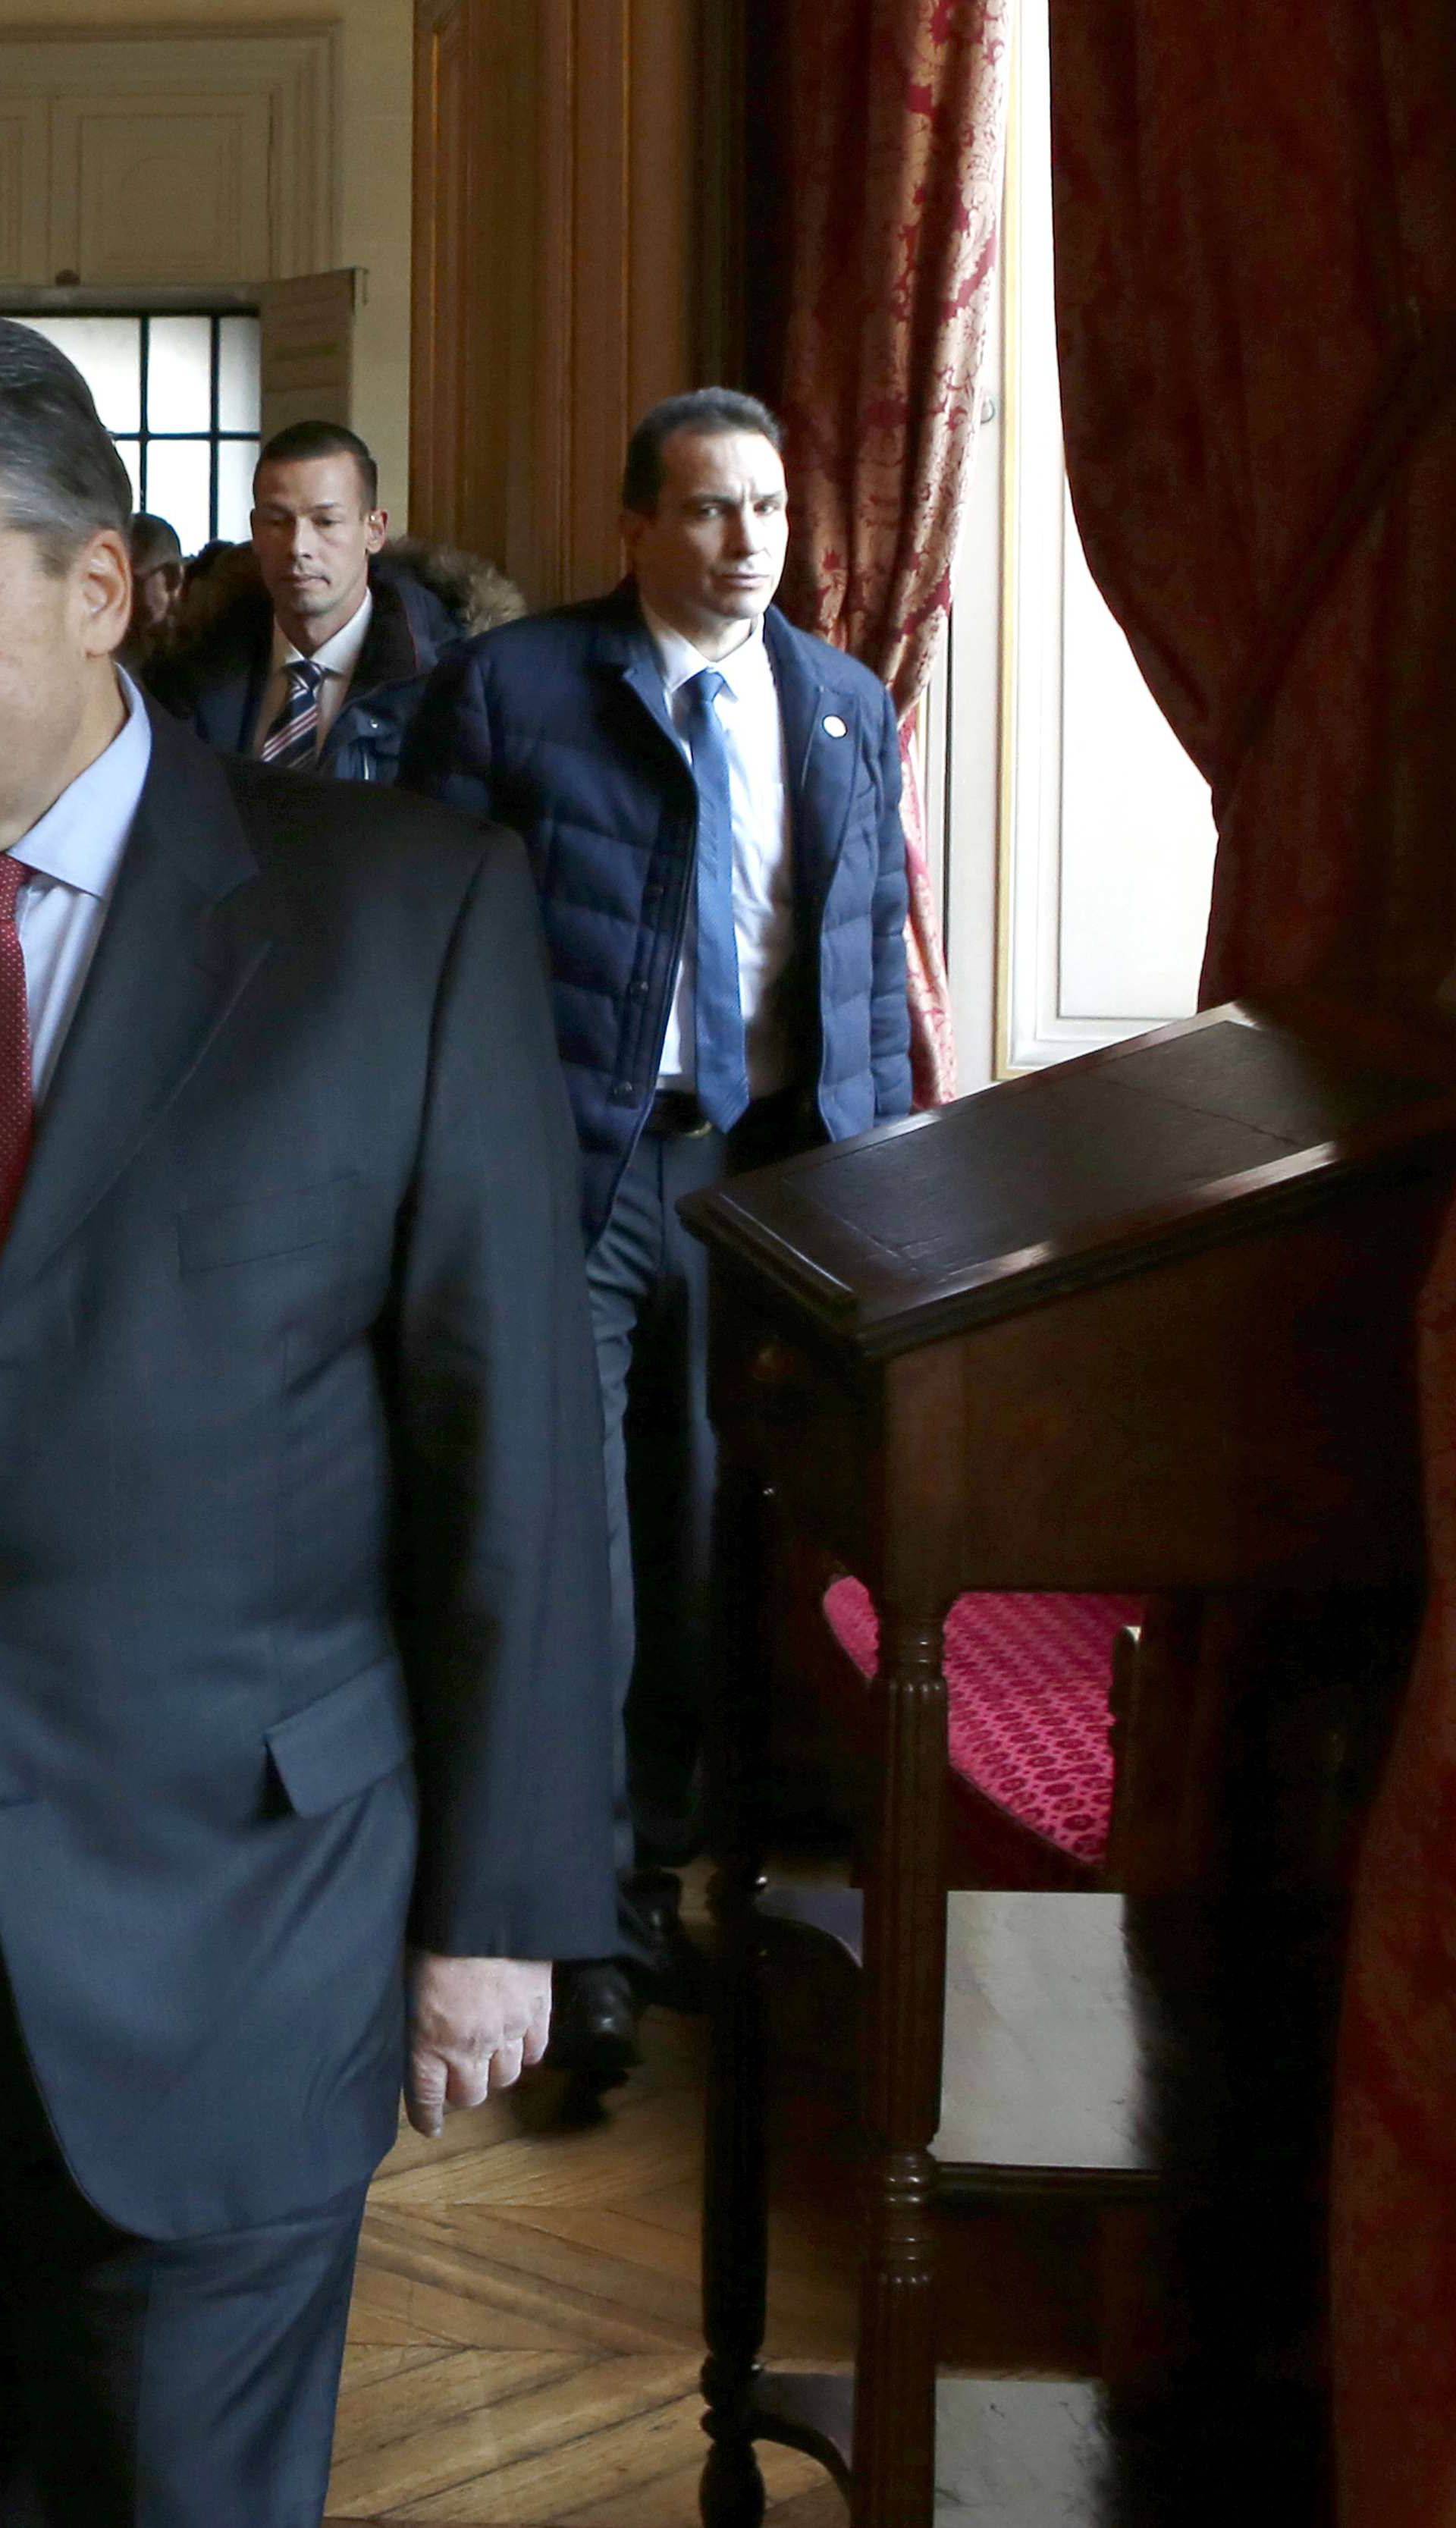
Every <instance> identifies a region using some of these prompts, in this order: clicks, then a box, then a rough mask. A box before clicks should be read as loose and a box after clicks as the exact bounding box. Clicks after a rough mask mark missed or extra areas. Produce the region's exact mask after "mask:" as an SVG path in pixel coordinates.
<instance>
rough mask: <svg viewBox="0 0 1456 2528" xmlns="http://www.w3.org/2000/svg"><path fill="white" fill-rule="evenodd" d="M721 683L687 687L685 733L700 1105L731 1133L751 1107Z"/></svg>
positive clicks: (708, 670) (693, 682) (712, 679)
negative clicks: (694, 852)
mask: <svg viewBox="0 0 1456 2528" xmlns="http://www.w3.org/2000/svg"><path fill="white" fill-rule="evenodd" d="M723 684H724V679H723V678H722V677H721V676H720V675H719V673H718V671H717V669H716V667H702V668H701V669H700V670H699V673H698V674H697V675H696V676H690V678H689V679H688V682H687V683H686V684H685V685H684V687H683V692H684V694H685V695H686V696H687V702H688V716H687V719H686V721H685V722H684V727H683V734H684V735H685V737H686V738H687V741H688V744H689V746H690V747H691V749H692V753H693V779H694V781H695V782H696V784H697V788H698V859H697V886H696V902H697V912H698V972H697V975H696V977H695V981H694V1019H695V1039H696V1041H695V1067H696V1071H697V1088H698V1103H699V1105H700V1106H701V1107H702V1112H703V1114H704V1115H705V1116H706V1117H707V1120H708V1122H709V1123H710V1124H715V1125H716V1126H717V1128H718V1131H719V1132H728V1131H729V1129H730V1128H731V1126H733V1125H734V1124H736V1123H737V1121H738V1119H739V1117H740V1115H741V1114H742V1113H743V1111H744V1108H745V1107H746V1106H747V1104H748V1102H749V1067H748V1048H747V1046H746V1044H745V1041H744V1031H743V1004H742V1002H741V1001H740V999H739V997H738V941H737V938H736V937H735V935H734V929H733V801H732V794H731V792H730V789H729V786H728V749H727V747H726V746H725V745H724V743H723V731H722V728H721V726H720V724H719V720H718V714H717V712H716V711H714V709H713V703H714V700H715V698H716V697H717V696H718V695H719V694H720V693H721V692H722V691H723Z"/></svg>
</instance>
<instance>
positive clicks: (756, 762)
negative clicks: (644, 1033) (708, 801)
mask: <svg viewBox="0 0 1456 2528" xmlns="http://www.w3.org/2000/svg"><path fill="white" fill-rule="evenodd" d="M643 613H644V614H645V616H646V617H647V623H648V629H649V631H650V633H651V636H652V641H653V644H654V646H655V649H656V652H657V663H658V665H659V666H660V668H661V670H662V689H663V692H664V693H665V695H666V697H667V709H668V711H669V713H670V715H671V718H672V723H673V726H674V727H675V728H676V729H677V730H678V732H679V735H680V736H681V735H682V731H683V727H684V723H685V722H686V720H687V717H688V711H689V708H690V706H689V703H688V701H687V698H686V696H685V694H684V692H683V687H684V686H685V685H686V684H687V683H688V681H689V679H690V677H693V676H696V675H699V674H701V672H702V669H703V668H704V667H715V668H716V669H717V672H718V674H719V675H720V676H721V677H722V679H723V691H722V692H721V693H720V694H719V695H718V696H717V699H716V701H715V702H714V704H713V709H714V711H716V712H717V715H718V725H719V727H720V728H721V729H722V732H723V744H724V748H725V750H726V752H727V757H728V789H729V795H730V798H731V800H732V803H733V931H734V937H735V940H736V942H737V946H738V997H739V1003H740V1006H741V1007H742V1010H743V1020H744V1033H745V1036H746V1038H747V1041H748V1056H749V1087H750V1089H751V1091H752V1092H753V1094H754V1097H766V1096H768V1095H770V1094H771V1092H772V1091H773V1090H774V1089H775V1088H783V1087H786V1086H787V1084H788V1081H789V1077H790V1069H791V1063H792V1048H791V1045H790V1042H789V1035H788V1029H787V1027H786V1026H785V1014H784V1011H783V1009H782V1007H781V1005H780V1003H781V996H780V994H779V993H778V992H777V991H776V990H775V986H776V985H777V984H778V983H779V982H780V981H781V980H782V978H783V974H784V970H785V968H786V967H787V965H788V963H789V959H790V956H791V954H792V953H793V947H794V854H793V842H792V835H791V828H790V821H789V784H788V778H787V773H786V768H785V762H784V723H783V718H782V715H781V713H780V711H779V698H778V688H777V686H776V685H775V683H774V681H773V668H772V665H771V664H770V661H769V657H768V650H767V646H766V644H765V642H764V639H763V625H762V623H761V621H760V622H757V623H755V624H754V626H753V627H752V629H751V631H750V632H749V633H748V634H747V636H746V638H745V639H744V640H743V641H741V642H740V644H739V646H738V648H737V649H736V650H732V651H730V652H729V655H728V657H727V658H703V657H702V655H701V653H700V652H699V651H697V650H695V649H694V647H693V644H692V642H691V641H687V640H685V639H684V637H683V635H682V633H681V632H674V630H673V629H672V626H671V625H670V624H668V623H664V622H663V621H662V619H661V617H660V615H657V614H655V613H654V612H653V611H652V609H651V607H650V606H647V605H646V604H645V605H644V606H643ZM682 745H683V752H684V754H685V755H686V756H687V757H688V760H689V762H690V763H691V762H692V750H691V748H690V747H689V744H688V741H687V738H686V737H685V736H684V737H683V739H682ZM696 941H697V921H696V917H695V913H694V909H693V905H692V903H691V901H690V903H689V907H688V926H687V929H686V930H685V932H684V934H683V954H682V962H681V964H680V965H679V967H678V971H677V981H676V984H675V986H674V989H673V995H672V1005H671V1008H670V1009H669V1011H668V1016H667V1033H666V1035H665V1037H664V1038H663V1041H662V1059H661V1062H660V1063H659V1065H658V1067H657V1085H658V1087H659V1088H691V1087H692V1086H693V1082H694V1078H695V1074H696V1064H695V1043H694V1001H693V978H694V971H695V965H696V957H695V949H696Z"/></svg>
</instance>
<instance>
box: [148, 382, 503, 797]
mask: <svg viewBox="0 0 1456 2528" xmlns="http://www.w3.org/2000/svg"><path fill="white" fill-rule="evenodd" d="M252 524H253V533H252V542H251V544H250V545H245V546H240V547H239V548H238V549H237V553H236V556H235V557H234V559H233V560H232V561H225V562H223V563H222V564H221V565H220V566H219V567H218V569H216V570H215V571H213V572H211V573H210V574H209V575H208V577H207V579H206V580H205V581H204V583H203V584H202V586H201V588H200V589H199V591H198V601H199V602H198V603H197V605H196V606H191V605H190V604H188V605H186V606H184V610H183V615H182V621H181V622H180V624H179V626H178V627H177V630H176V633H175V635H174V638H173V640H172V642H171V644H170V646H169V648H168V651H167V653H166V655H165V656H164V657H162V658H159V659H158V660H157V661H156V663H155V665H154V666H153V668H152V670H151V672H150V674H149V676H148V682H149V684H150V687H151V690H152V692H153V693H154V695H155V696H156V698H157V700H158V701H159V702H161V703H163V704H164V705H165V706H166V708H167V709H168V710H169V711H173V712H174V713H175V714H176V715H177V716H178V717H179V718H180V719H184V720H187V721H188V722H190V724H191V726H192V728H193V729H194V730H195V732H196V734H197V735H198V736H199V737H201V738H204V739H206V741H207V743H208V744H209V745H211V746H215V747H218V748H220V749H221V750H222V751H223V752H224V753H226V754H230V755H252V756H256V757H258V758H259V759H260V760H261V761H263V762H265V763H271V764H279V765H281V766H283V767H285V768H288V767H292V768H294V769H298V770H305V771H308V770H311V771H317V772H322V773H326V774H329V775H331V776H332V777H334V778H335V779H337V780H340V781H375V782H382V783H390V782H391V781H393V780H394V778H395V776H396V774H397V772H398V768H399V759H400V753H401V750H402V748H403V744H404V740H405V738H406V736H407V734H408V731H409V728H410V725H411V723H412V721H413V718H414V715H415V712H416V711H418V709H419V706H420V702H421V699H422V697H423V694H424V689H425V680H426V678H427V677H428V676H429V675H430V673H431V671H432V670H433V669H434V668H435V667H436V666H437V665H438V664H439V663H440V661H441V660H442V658H444V657H446V656H447V655H448V653H449V651H450V650H451V649H452V648H453V647H454V646H455V645H456V644H457V643H459V642H460V641H461V640H463V639H465V638H466V637H467V636H468V635H469V634H471V633H473V632H479V631H482V630H484V629H486V628H487V626H488V625H490V624H492V623H498V622H503V621H505V620H507V619H508V618H509V617H510V616H511V615H513V614H519V613H520V612H521V611H522V610H523V606H522V600H521V599H520V597H519V596H518V595H517V593H516V591H515V590H514V589H513V588H512V587H511V585H510V583H509V581H508V580H506V579H504V578H502V577H501V575H500V573H499V572H498V571H495V570H494V568H493V567H492V565H491V564H490V563H486V562H476V561H474V560H472V559H471V558H469V557H468V556H466V555H462V554H457V553H446V552H443V551H441V550H439V549H435V548H431V547H429V546H426V545H423V544H419V543H405V542H400V543H396V544H394V545H387V544H386V542H385V538H386V534H387V530H388V526H389V519H388V515H387V513H386V512H385V511H384V510H383V509H381V508H380V507H379V505H378V481H377V475H376V472H375V467H374V460H373V458H372V457H371V456H370V454H369V450H368V448H366V447H365V445H364V442H363V441H362V440H361V439H358V438H356V436H355V434H354V433H353V432H352V431H349V430H344V429H342V428H341V427H340V426H338V424H336V423H333V422H299V423H296V424H295V425H294V426H293V427H292V428H291V429H289V430H286V431H280V432H279V433H278V435H277V436H276V437H275V438H273V439H271V440H270V441H269V442H268V445H267V447H266V448H264V450H263V453H262V455H261V457H260V458H259V460H258V469H257V474H256V476H255V478H254V508H253V521H252Z"/></svg>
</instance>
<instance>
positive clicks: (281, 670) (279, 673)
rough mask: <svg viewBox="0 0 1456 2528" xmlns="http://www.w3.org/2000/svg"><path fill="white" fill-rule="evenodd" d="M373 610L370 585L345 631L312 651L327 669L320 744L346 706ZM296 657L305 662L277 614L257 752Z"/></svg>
mask: <svg viewBox="0 0 1456 2528" xmlns="http://www.w3.org/2000/svg"><path fill="white" fill-rule="evenodd" d="M373 612H374V592H373V591H372V589H368V588H366V589H365V591H364V594H363V597H362V598H361V599H360V601H359V604H358V606H356V607H355V609H354V611H353V613H352V614H351V615H350V616H349V619H348V621H347V623H345V625H344V626H343V629H342V631H340V632H336V633H335V634H334V635H333V637H332V639H330V640H328V641H325V642H324V643H323V644H322V645H321V647H320V648H319V649H317V650H315V651H314V652H313V654H312V659H313V664H314V665H315V666H316V667H322V668H323V670H324V681H323V683H322V684H321V685H320V687H319V745H320V746H322V745H323V743H324V740H325V738H326V737H327V736H328V734H329V731H330V729H331V728H332V727H333V726H334V723H335V721H336V720H337V719H338V714H339V712H340V711H342V709H343V698H344V696H345V694H346V693H347V692H348V689H349V684H350V681H351V679H352V677H353V672H354V669H355V668H356V667H357V665H358V663H359V653H360V651H361V650H362V649H363V647H364V636H365V634H366V632H367V631H368V629H369V618H370V616H371V614H372V613H373ZM295 658H296V659H297V660H298V661H299V663H300V664H302V663H303V652H302V651H301V650H297V649H295V648H294V646H293V644H292V642H291V641H290V640H289V639H288V636H287V634H286V631H285V630H284V628H283V626H282V624H281V623H280V622H279V621H278V618H277V616H275V617H274V624H273V660H272V664H271V666H270V668H269V671H268V682H267V684H266V685H265V686H264V688H263V701H262V705H261V708H260V710H259V712H258V720H257V726H256V727H255V728H254V730H253V750H252V751H253V753H254V755H261V754H262V752H263V740H264V739H265V737H266V736H267V735H268V732H269V730H270V729H271V728H272V726H273V723H274V721H275V720H276V719H277V717H278V715H279V712H280V711H282V710H283V707H284V705H285V703H286V701H287V698H288V669H289V667H290V666H291V665H292V663H293V661H294V659H295Z"/></svg>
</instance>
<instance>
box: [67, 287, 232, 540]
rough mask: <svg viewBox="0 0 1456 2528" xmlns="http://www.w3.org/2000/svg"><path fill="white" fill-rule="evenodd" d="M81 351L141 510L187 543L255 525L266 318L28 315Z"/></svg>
mask: <svg viewBox="0 0 1456 2528" xmlns="http://www.w3.org/2000/svg"><path fill="white" fill-rule="evenodd" d="M20 321H21V322H22V323H23V324H26V325H31V326H33V327H34V329H35V331H36V333H38V334H44V335H45V336H46V337H47V339H48V340H49V341H51V342H54V343H55V344H56V345H57V347H58V349H60V350H63V351H64V352H65V353H66V355H67V357H68V358H69V359H72V360H74V361H75V363H76V365H77V367H78V369H79V371H80V373H81V376H82V377H83V378H84V379H85V382H86V384H87V386H88V387H89V388H90V390H91V393H92V395H93V396H94V397H95V400H96V409H97V411H98V413H99V414H100V416H101V419H102V420H103V422H104V423H105V424H106V427H107V429H108V430H109V431H110V432H111V435H112V437H113V439H114V440H115V441H116V444H117V447H118V448H119V450H120V452H121V454H122V456H123V457H124V459H125V460H126V466H127V471H128V473H129V474H130V478H131V494H132V499H133V501H134V503H135V505H136V507H137V508H138V509H148V510H150V511H151V512H152V514H153V515H154V516H156V517H163V518H166V519H167V520H168V521H169V522H170V524H171V525H172V526H174V527H175V528H176V529H177V533H178V538H179V541H180V543H181V545H182V551H183V553H196V552H198V551H199V550H200V548H201V547H202V546H203V545H205V544H207V543H208V542H209V541H210V539H211V538H213V537H214V536H223V537H226V538H227V539H228V541H229V542H230V543H240V542H241V541H242V540H243V539H244V538H245V537H246V535H247V532H248V512H249V510H250V508H251V506H252V480H253V468H254V466H255V464H256V463H257V459H258V430H259V393H260V390H259V358H260V348H259V323H258V318H257V316H256V315H255V314H251V313H241V314H239V313H237V312H236V311H234V310H229V311H228V312H227V313H226V314H223V313H220V312H218V311H217V310H212V309H205V310H200V311H198V312H196V313H191V314H168V315H158V314H154V313H150V312H145V311H138V312H136V313H121V314H117V313H111V312H108V313H106V314H95V315H72V314H69V313H68V314H65V315H45V316H36V315H24V316H22V317H21V319H20Z"/></svg>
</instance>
